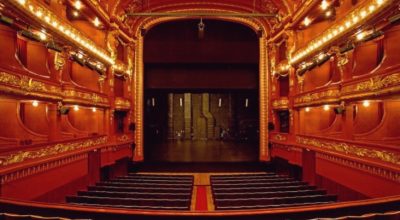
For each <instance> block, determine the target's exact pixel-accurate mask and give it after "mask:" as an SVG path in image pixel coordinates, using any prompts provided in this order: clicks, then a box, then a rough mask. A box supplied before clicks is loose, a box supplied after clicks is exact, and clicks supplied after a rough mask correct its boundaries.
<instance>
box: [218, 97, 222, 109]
mask: <svg viewBox="0 0 400 220" xmlns="http://www.w3.org/2000/svg"><path fill="white" fill-rule="evenodd" d="M221 106H222V99H221V98H219V99H218V107H220V108H221Z"/></svg>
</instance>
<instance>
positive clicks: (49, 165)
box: [0, 153, 87, 185]
mask: <svg viewBox="0 0 400 220" xmlns="http://www.w3.org/2000/svg"><path fill="white" fill-rule="evenodd" d="M85 158H87V154H86V153H83V154H75V155H72V156H69V157H64V158H61V159H57V160H53V161H50V162H45V163H40V164H37V165H33V166H29V167H26V168H22V169H18V170H15V171H12V172H9V173H5V174H3V175H1V176H0V185H3V184H5V183H9V182H12V181H16V180H18V179H22V178H25V177H28V176H31V175H35V174H37V173H42V172H46V171H48V170H51V169H54V168H57V167H61V166H64V165H66V164H70V163H73V162H75V161H79V160H83V159H85Z"/></svg>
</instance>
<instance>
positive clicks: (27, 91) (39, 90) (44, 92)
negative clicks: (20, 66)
mask: <svg viewBox="0 0 400 220" xmlns="http://www.w3.org/2000/svg"><path fill="white" fill-rule="evenodd" d="M0 91H3V92H6V93H11V94H17V95H26V96H37V97H42V98H48V99H55V100H61V99H62V97H61V88H60V87H58V86H55V85H49V84H46V83H44V82H41V81H38V80H35V79H33V78H30V77H28V76H24V75H15V74H11V73H6V72H0Z"/></svg>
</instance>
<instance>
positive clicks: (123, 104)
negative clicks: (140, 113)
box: [115, 97, 131, 110]
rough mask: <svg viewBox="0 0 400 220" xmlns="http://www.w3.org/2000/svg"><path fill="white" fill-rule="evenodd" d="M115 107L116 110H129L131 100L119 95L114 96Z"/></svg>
mask: <svg viewBox="0 0 400 220" xmlns="http://www.w3.org/2000/svg"><path fill="white" fill-rule="evenodd" d="M115 109H117V110H130V109H131V102H130V101H129V100H128V99H124V98H121V97H116V98H115Z"/></svg>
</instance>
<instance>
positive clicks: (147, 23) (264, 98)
mask: <svg viewBox="0 0 400 220" xmlns="http://www.w3.org/2000/svg"><path fill="white" fill-rule="evenodd" d="M187 11H194V10H192V9H191V10H186V12H187ZM196 11H197V12H204V11H202V10H200V11H199V10H196ZM207 11H210V9H207ZM187 19H194V18H191V17H160V18H148V19H145V20H143V21H142V23H141V24H142V25H141V26H140V27H141V28H138V29H137V30H136V31H135V33H136V34H135V35H136V36H135V37H136V42H135V43H136V45H135V71H134V76H133V85H132V86H133V94H134V121H135V124H136V130H135V145H136V147H135V152H134V157H133V160H134V161H143V159H144V155H143V147H144V146H143V139H144V136H143V117H144V112H143V104H144V101H143V100H144V82H143V79H144V76H143V74H144V63H143V40H144V37H143V36H142V33H141V31H142V29H145V30H148V29H150V28H152V27H154V26H156V25H158V24H161V23H165V22H171V21H177V20H187ZM213 19H214V20H223V21H230V22H234V23H239V24H242V25H245V26H247V27H250V28H251V29H252V30H254V31H255V32H258V31H261V36H260V37H259V53H260V54H259V120H260V121H259V127H260V129H259V132H260V133H259V134H260V135H259V138H260V141H259V155H260V156H259V160H260V161H269V159H270V154H269V150H268V129H267V125H268V111H269V108H268V106H269V104H268V91H269V90H268V86H269V83H268V80H269V79H268V75H269V74H268V62H267V60H268V58H267V56H268V53H267V42H266V30H265V27H263V26H262V25H259V24H258V22H256V21H254V20H251V19H247V18H238V17H223V18H222V17H221V18H220V17H213Z"/></svg>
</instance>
